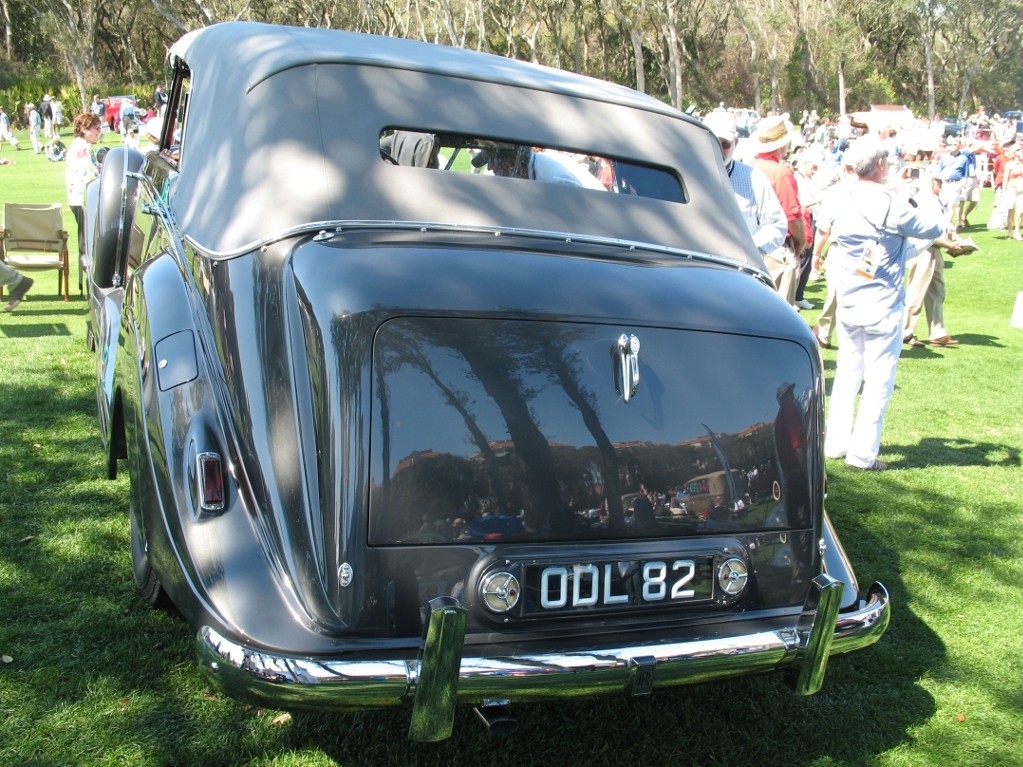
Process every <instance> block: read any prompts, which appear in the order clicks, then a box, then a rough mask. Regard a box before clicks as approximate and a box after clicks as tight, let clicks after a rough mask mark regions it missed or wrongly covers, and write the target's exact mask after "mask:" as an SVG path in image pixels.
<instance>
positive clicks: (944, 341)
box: [927, 336, 959, 346]
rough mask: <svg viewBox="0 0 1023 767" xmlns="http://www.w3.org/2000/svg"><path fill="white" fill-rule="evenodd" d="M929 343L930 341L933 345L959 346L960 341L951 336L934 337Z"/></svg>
mask: <svg viewBox="0 0 1023 767" xmlns="http://www.w3.org/2000/svg"><path fill="white" fill-rule="evenodd" d="M927 343H929V344H930V345H931V346H959V342H958V341H957V340H955V339H954V338H952V337H950V336H942V337H941V338H932V339H931V340H930V341H928V342H927Z"/></svg>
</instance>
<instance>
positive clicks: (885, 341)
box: [836, 313, 902, 469]
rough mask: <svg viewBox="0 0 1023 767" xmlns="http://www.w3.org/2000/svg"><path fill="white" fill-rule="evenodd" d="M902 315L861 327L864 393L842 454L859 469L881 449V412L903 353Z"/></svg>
mask: <svg viewBox="0 0 1023 767" xmlns="http://www.w3.org/2000/svg"><path fill="white" fill-rule="evenodd" d="M901 317H902V314H901V313H900V314H899V315H898V317H896V318H893V320H894V321H892V322H890V323H881V324H880V325H879V326H878V327H875V328H871V329H870V330H872V331H873V330H880V331H881V332H869V331H866V330H865V331H863V360H862V364H863V393H862V395H861V396H860V406H859V408H858V409H857V411H856V422H855V425H854V426H853V430H852V436H851V437H850V439H849V446H848V450H847V451H846V456H845V462H846V463H847V464H849V465H850V466H855V467H856V468H858V469H868V468H870V467H871V466H873V465H874V461H875V460H877V454H878V452H880V450H881V432H882V430H883V428H884V416H885V412H886V411H887V410H888V403H889V402H890V401H891V397H892V392H893V391H895V370H896V368H897V367H898V364H899V355H900V354H901V353H902V323H901ZM836 378H837V373H836Z"/></svg>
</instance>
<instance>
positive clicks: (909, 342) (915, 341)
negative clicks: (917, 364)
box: [902, 336, 924, 348]
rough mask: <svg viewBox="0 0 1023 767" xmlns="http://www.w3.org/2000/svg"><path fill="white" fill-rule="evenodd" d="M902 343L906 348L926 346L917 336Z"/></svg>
mask: <svg viewBox="0 0 1023 767" xmlns="http://www.w3.org/2000/svg"><path fill="white" fill-rule="evenodd" d="M902 343H904V344H905V345H906V346H911V347H914V348H916V347H920V346H923V345H924V342H923V341H921V340H920V339H919V338H917V337H916V336H910V337H909V338H907V339H905V340H904V341H903V342H902Z"/></svg>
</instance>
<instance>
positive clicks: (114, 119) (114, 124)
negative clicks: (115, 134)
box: [103, 96, 138, 131]
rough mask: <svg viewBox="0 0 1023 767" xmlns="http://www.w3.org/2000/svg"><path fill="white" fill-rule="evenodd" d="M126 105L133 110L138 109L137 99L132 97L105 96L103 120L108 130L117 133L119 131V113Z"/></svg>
mask: <svg viewBox="0 0 1023 767" xmlns="http://www.w3.org/2000/svg"><path fill="white" fill-rule="evenodd" d="M126 104H128V105H130V106H131V108H132V110H134V109H136V108H137V107H138V99H136V98H135V97H134V96H107V97H106V98H105V99H103V106H104V111H103V120H104V121H105V122H106V124H107V127H108V128H109V129H110V130H112V131H119V130H120V129H121V112H122V110H123V109H124V107H125V105H126Z"/></svg>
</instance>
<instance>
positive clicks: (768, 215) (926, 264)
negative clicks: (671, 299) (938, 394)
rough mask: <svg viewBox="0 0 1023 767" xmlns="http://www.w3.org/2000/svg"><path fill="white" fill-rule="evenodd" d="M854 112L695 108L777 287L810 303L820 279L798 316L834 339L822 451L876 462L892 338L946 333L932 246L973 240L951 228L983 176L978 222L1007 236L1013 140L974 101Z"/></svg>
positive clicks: (1002, 123) (945, 336)
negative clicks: (922, 112) (991, 199)
mask: <svg viewBox="0 0 1023 767" xmlns="http://www.w3.org/2000/svg"><path fill="white" fill-rule="evenodd" d="M906 112H907V113H908V110H906ZM858 116H860V115H857V116H851V115H847V116H845V117H843V118H841V119H838V120H830V119H821V118H820V117H819V116H818V115H817V114H816V113H815V112H806V113H804V114H803V115H802V119H801V123H800V126H799V127H796V126H795V125H794V124H793V122H792V121H791V119H790V117H789V115H770V116H767V117H764V118H762V119H760V120H759V121H758V122H757V124H756V126H755V128H754V129H753V130H752V132H749V133H748V135H743V134H747V131H745V130H743V128H742V126H740V125H739V123H738V122H737V120H736V116H735V114H734V113H733V112H732V111H730V110H726V109H724V108H723V106H722V107H719V108H718V109H716V110H714V111H712V112H710V113H708V114H707V115H705V116H704V117H703V121H704V123H705V124H706V125H707V127H708V128H709V129H710V131H711V132H712V133H713V134H714V135H715V136H716V137H717V139H718V142H719V145H720V149H721V156H722V159H723V161H724V163H725V169H726V171H727V173H728V178H729V181H730V182H731V185H732V189H733V192H734V193H735V198H736V201H737V202H738V204H739V208H740V210H741V211H742V212H743V214H744V218H745V220H746V223H747V226H748V228H749V230H750V233H751V234H752V236H753V241H754V243H755V244H756V245H757V247H758V249H759V250H760V252H761V255H762V256H763V257H764V262H765V264H766V266H767V268H768V271H769V273H770V276H771V278H772V279H773V280H774V286H775V289H776V291H777V292H778V293H779V295H780V296H781V297H782V298H784V299H785V301H786V302H788V303H789V304H790V305H792V307H793V308H794V309H796V310H806V309H813V308H815V306H814V304H813V303H811V302H810V301H808V300H807V299H806V298H805V297H804V295H803V290H804V288H805V286H806V285H807V283H808V281H809V280H810V279H820V278H821V275H823V277H824V279H826V284H827V292H826V297H825V300H824V304H823V306H822V307H821V313H820V315H819V317H818V319H817V321H816V323H815V324H814V325H813V328H812V330H813V333H814V336H815V337H816V339H817V342H818V344H819V345H820V346H821V347H823V348H825V349H832V348H834V345H835V343H837V347H838V351H837V360H836V371H835V379H834V382H833V386H832V392H831V401H830V406H829V409H828V420H827V439H826V443H825V454H826V455H827V456H828V457H830V458H836V459H844V461H845V462H846V464H847V465H849V466H851V467H853V468H856V469H861V470H866V471H883V470H885V469H887V468H888V464H887V463H886V462H885V461H883V460H881V459H880V458H879V453H880V445H881V434H882V428H883V423H884V417H885V412H886V410H887V407H888V402H889V400H890V398H891V395H892V392H893V391H894V386H895V370H896V367H897V363H898V360H899V357H900V355H901V353H902V350H903V348H904V347H909V348H912V347H922V346H925V345H930V346H932V347H944V348H951V347H956V346H958V344H959V342H958V340H957V339H955V338H954V337H952V336H951V335H949V332H948V330H947V328H946V325H945V317H944V311H943V306H944V300H945V278H944V266H945V261H944V258H945V256H946V255H949V256H952V257H957V256H960V255H964V254H966V253H970V252H972V251H973V250H975V249H976V245H975V244H974V243H973V241H972V239H970V238H968V237H965V238H964V236H963V233H964V230H965V229H967V228H968V227H971V226H973V225H974V224H971V221H970V216H971V215H973V214H974V212H975V210H976V207H977V203H978V202H979V199H980V190H981V188H982V187H983V186H991V187H993V188H994V190H995V194H996V204H995V213H994V215H993V216H992V219H991V221H989V222H987V225H988V227H989V228H992V229H999V228H1000V229H1004V230H1005V231H1006V235H1005V236H1006V237H1011V238H1013V239H1017V240H1018V239H1021V235H1020V229H1021V226H1023V153H1021V152H1020V149H1019V147H1018V142H1017V140H1016V128H1017V125H1016V122H1015V120H1007V119H1003V118H1001V117H999V116H997V115H995V116H989V115H988V114H987V113H986V111H985V110H984V109H980V110H979V111H978V112H977V113H976V114H974V115H970V116H969V117H967V118H966V119H963V120H959V121H955V122H952V123H950V122H948V121H945V120H941V119H940V118H936V119H935V120H933V121H932V120H906V119H905V115H899V116H900V117H902V118H903V119H902V121H901V122H900V123H899V124H894V123H892V122H885V123H880V124H875V125H871V124H870V122H869V121H868V120H866V119H857V117H858ZM883 116H884V115H881V117H883ZM921 318H924V319H925V327H926V332H925V333H921V335H920V336H918V335H917V326H918V325H919V324H920V320H921Z"/></svg>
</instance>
